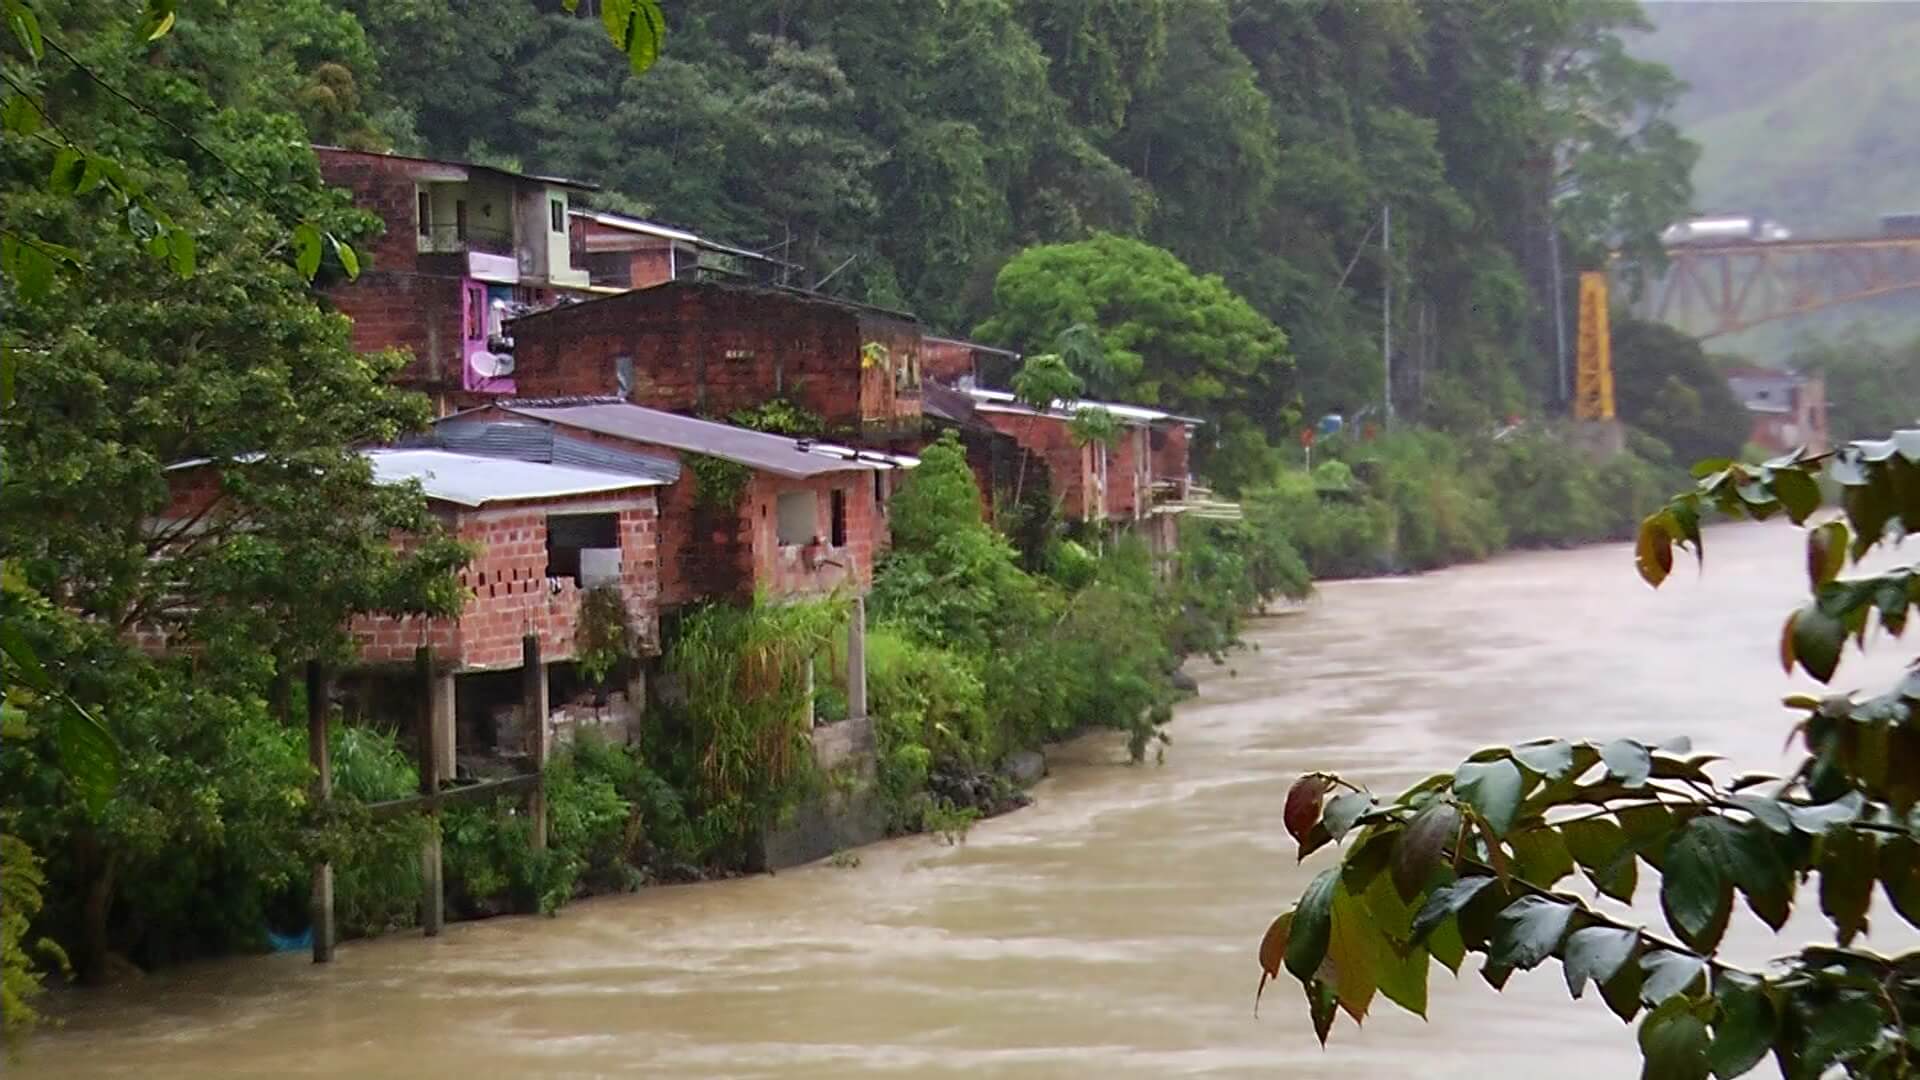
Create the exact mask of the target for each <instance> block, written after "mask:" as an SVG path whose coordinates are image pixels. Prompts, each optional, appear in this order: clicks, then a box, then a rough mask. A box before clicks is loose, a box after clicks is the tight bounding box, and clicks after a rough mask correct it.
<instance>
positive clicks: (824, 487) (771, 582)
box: [741, 469, 890, 596]
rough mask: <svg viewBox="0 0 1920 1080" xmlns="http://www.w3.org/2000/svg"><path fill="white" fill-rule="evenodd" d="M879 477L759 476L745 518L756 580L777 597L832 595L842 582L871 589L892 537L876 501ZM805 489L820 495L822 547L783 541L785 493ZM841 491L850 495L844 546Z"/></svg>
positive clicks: (860, 473) (817, 511) (817, 512)
mask: <svg viewBox="0 0 1920 1080" xmlns="http://www.w3.org/2000/svg"><path fill="white" fill-rule="evenodd" d="M874 475H875V474H874V473H873V472H871V471H869V470H865V469H861V470H848V471H846V472H838V473H829V474H827V475H825V476H816V477H813V478H811V479H807V480H792V479H787V478H785V477H779V476H773V475H771V474H768V473H758V474H756V475H755V476H754V479H753V483H752V484H751V485H749V486H748V489H747V497H746V499H745V500H744V501H743V502H742V504H741V510H742V514H741V517H742V519H743V521H745V523H746V534H747V537H748V544H749V555H750V558H751V559H752V561H753V566H754V578H755V580H756V581H758V582H759V583H760V585H761V587H763V588H765V589H766V590H767V592H768V593H769V594H770V595H773V596H800V595H809V594H817V593H826V592H830V591H832V590H833V589H834V588H835V587H837V586H841V585H846V586H850V587H851V588H853V589H854V590H856V591H858V592H862V593H864V592H866V591H867V590H868V589H869V588H871V587H872V586H873V560H874V558H875V557H876V556H877V555H878V554H879V552H881V551H883V550H885V548H886V546H887V543H888V540H889V539H890V534H889V531H888V528H887V519H886V514H885V511H884V509H883V507H882V506H881V505H879V504H878V503H876V501H875V499H874V489H873V477H874ZM883 475H884V474H883ZM803 490H804V491H811V492H813V493H814V518H815V522H816V527H815V533H816V535H818V536H819V538H820V540H821V541H822V544H821V546H820V547H818V548H813V549H809V548H804V547H801V546H799V545H789V544H782V543H780V540H779V533H778V514H779V511H778V501H779V496H780V494H781V493H782V492H791V491H803ZM836 490H837V491H840V492H843V493H844V494H845V496H846V507H847V522H846V525H847V528H846V533H847V535H846V541H847V542H846V544H845V545H844V546H841V547H834V546H832V539H833V533H832V526H831V519H832V513H833V499H832V493H833V492H834V491H836ZM835 564H837V565H835Z"/></svg>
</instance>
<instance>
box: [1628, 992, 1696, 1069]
mask: <svg viewBox="0 0 1920 1080" xmlns="http://www.w3.org/2000/svg"><path fill="white" fill-rule="evenodd" d="M1686 1005H1687V1003H1686V1001H1685V1000H1683V999H1678V998H1676V999H1674V1000H1673V1001H1670V1002H1668V1003H1667V1004H1666V1005H1663V1006H1661V1007H1660V1008H1657V1009H1655V1010H1654V1011H1652V1012H1650V1013H1648V1014H1647V1018H1646V1019H1645V1020H1642V1021H1641V1022H1640V1056H1641V1059H1642V1064H1641V1069H1640V1076H1641V1077H1642V1080H1706V1076H1707V1069H1708V1065H1707V1026H1706V1025H1705V1024H1703V1023H1701V1022H1700V1018H1699V1017H1697V1016H1695V1015H1693V1013H1692V1012H1691V1011H1690V1010H1688V1009H1687V1007H1686Z"/></svg>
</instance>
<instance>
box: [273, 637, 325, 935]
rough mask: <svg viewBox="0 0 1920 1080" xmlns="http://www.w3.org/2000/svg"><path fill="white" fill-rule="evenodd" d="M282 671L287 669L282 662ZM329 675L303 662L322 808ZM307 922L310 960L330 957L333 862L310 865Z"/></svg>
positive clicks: (316, 796) (310, 747)
mask: <svg viewBox="0 0 1920 1080" xmlns="http://www.w3.org/2000/svg"><path fill="white" fill-rule="evenodd" d="M283 670H290V669H289V668H286V667H285V666H284V665H283ZM332 698H333V677H332V676H331V675H330V674H328V672H327V668H326V665H324V664H322V663H320V661H318V660H309V661H307V763H308V764H310V765H312V766H313V789H312V797H313V805H314V806H315V807H319V808H324V807H325V806H326V804H327V802H328V800H330V799H332V798H333V759H332V755H331V754H329V753H328V750H327V717H328V714H329V713H330V712H331V711H332V709H331V706H332V704H333V702H332ZM307 915H308V922H309V925H311V926H312V927H313V962H314V963H316V964H325V963H328V962H330V961H332V959H333V942H334V924H333V864H332V863H327V862H318V863H315V864H313V891H312V893H311V894H310V896H309V898H308V909H307Z"/></svg>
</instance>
